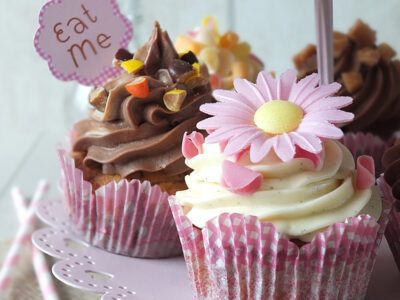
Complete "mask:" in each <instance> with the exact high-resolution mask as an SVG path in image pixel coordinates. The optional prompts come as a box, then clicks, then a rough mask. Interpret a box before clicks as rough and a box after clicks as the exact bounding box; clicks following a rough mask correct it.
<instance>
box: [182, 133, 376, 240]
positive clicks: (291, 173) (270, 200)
mask: <svg viewBox="0 0 400 300" xmlns="http://www.w3.org/2000/svg"><path fill="white" fill-rule="evenodd" d="M225 159H229V160H232V161H233V158H232V157H226V156H225V155H224V154H223V153H221V151H220V147H219V145H218V144H204V153H202V154H199V155H197V156H195V157H193V158H192V159H188V160H186V163H187V165H188V166H189V167H190V168H192V169H193V172H192V173H191V174H190V175H188V176H187V177H186V183H187V186H188V189H187V190H184V191H180V192H177V194H176V199H177V200H178V202H179V203H180V204H181V205H183V206H184V207H185V212H186V215H187V217H188V218H189V219H190V220H191V222H192V223H193V224H194V225H195V226H197V227H199V228H203V227H204V226H205V223H206V222H207V221H208V220H210V219H211V218H213V217H216V216H218V215H220V214H222V213H224V212H227V213H241V214H244V215H254V216H257V217H258V218H259V219H260V220H261V221H269V222H272V223H273V224H274V225H275V226H276V227H277V229H278V230H279V232H280V233H282V234H284V235H286V236H288V237H289V238H294V239H300V240H303V241H306V242H308V241H310V240H311V239H312V238H313V237H314V235H315V234H316V233H317V232H319V231H321V230H324V229H325V228H326V227H328V226H329V225H331V224H333V223H336V222H343V221H344V220H345V219H346V218H347V217H351V216H357V215H360V214H363V213H368V214H370V215H372V216H373V217H375V218H376V219H377V218H379V216H380V213H381V209H382V208H381V200H380V197H379V195H378V193H377V191H376V188H375V187H372V188H369V189H365V190H357V189H355V184H354V180H355V179H354V178H355V164H354V159H353V157H352V155H351V153H350V152H349V150H348V149H347V148H345V147H344V146H343V145H342V144H340V143H339V142H336V141H333V140H326V141H325V145H324V150H323V160H322V163H321V164H320V166H319V167H318V168H316V167H315V166H314V164H313V163H312V162H311V161H310V160H309V159H306V158H295V159H293V160H291V161H288V162H282V161H281V160H279V158H278V157H277V156H276V155H275V154H274V153H273V151H272V152H270V154H269V155H268V156H267V157H265V158H264V160H263V161H261V162H259V163H257V164H253V163H251V161H250V159H249V156H248V154H245V155H243V156H242V157H241V158H240V160H239V161H238V162H237V163H238V164H240V165H242V166H245V167H247V168H250V169H252V170H254V171H257V172H259V173H261V174H262V175H263V183H262V185H261V187H260V188H259V189H258V191H256V192H255V193H254V194H252V195H239V194H235V193H233V192H230V191H228V190H226V189H225V188H223V187H222V186H221V184H220V179H221V175H222V162H223V161H224V160H225Z"/></svg>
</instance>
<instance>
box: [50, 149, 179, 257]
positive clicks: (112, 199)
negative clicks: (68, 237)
mask: <svg viewBox="0 0 400 300" xmlns="http://www.w3.org/2000/svg"><path fill="white" fill-rule="evenodd" d="M57 153H58V157H59V160H60V163H61V170H62V176H61V181H62V182H61V187H62V188H63V190H64V194H65V205H66V207H67V208H68V209H69V215H70V219H71V223H72V224H73V225H74V230H75V231H76V233H77V234H78V235H79V236H81V237H82V238H83V239H84V240H85V241H86V242H88V243H90V244H91V245H94V246H96V247H99V248H102V249H104V250H107V251H110V252H113V253H117V254H122V255H127V256H134V257H148V258H161V257H170V256H176V255H180V254H181V253H182V249H181V245H180V242H179V237H178V233H177V230H176V226H175V223H174V220H173V217H172V214H171V210H170V208H169V205H168V196H169V195H168V194H167V193H165V192H162V191H161V189H160V188H159V187H158V186H151V184H150V182H148V181H144V182H140V181H139V180H131V181H130V182H128V181H127V180H121V181H120V182H119V183H116V182H110V183H109V184H107V185H105V186H102V187H101V188H99V189H97V190H96V191H95V193H94V194H93V193H92V185H91V183H90V182H88V181H85V180H84V179H83V173H82V171H81V170H80V169H78V168H76V167H75V163H74V160H73V159H72V158H70V157H69V156H68V155H67V153H66V151H65V150H64V149H58V150H57Z"/></svg>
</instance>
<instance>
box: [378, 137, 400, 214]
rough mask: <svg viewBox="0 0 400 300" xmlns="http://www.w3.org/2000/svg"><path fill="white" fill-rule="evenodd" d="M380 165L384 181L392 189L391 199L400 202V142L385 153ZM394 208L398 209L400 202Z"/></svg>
mask: <svg viewBox="0 0 400 300" xmlns="http://www.w3.org/2000/svg"><path fill="white" fill-rule="evenodd" d="M382 165H383V168H384V176H385V180H386V182H387V183H388V184H389V185H390V186H391V187H392V194H393V197H395V198H396V199H398V200H400V140H397V141H396V143H395V144H394V145H393V146H392V147H390V148H389V149H387V150H386V151H385V153H384V154H383V157H382ZM395 207H397V209H399V208H400V201H396V205H395Z"/></svg>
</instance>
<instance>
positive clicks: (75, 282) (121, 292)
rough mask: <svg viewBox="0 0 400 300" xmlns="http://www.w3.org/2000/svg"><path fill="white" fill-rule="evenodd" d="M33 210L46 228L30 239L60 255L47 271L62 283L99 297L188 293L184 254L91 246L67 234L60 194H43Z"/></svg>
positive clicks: (114, 299) (189, 295)
mask: <svg viewBox="0 0 400 300" xmlns="http://www.w3.org/2000/svg"><path fill="white" fill-rule="evenodd" d="M37 215H38V216H39V218H40V219H41V220H42V221H43V222H45V223H47V224H48V225H50V226H51V228H42V229H39V230H37V231H36V232H35V233H34V234H33V235H32V242H33V244H34V245H35V246H36V247H37V248H39V249H40V250H41V251H43V252H44V253H46V254H48V255H50V256H53V257H56V258H59V259H60V261H58V262H57V263H56V264H54V266H53V268H52V271H53V274H54V276H56V277H57V278H58V279H59V280H60V281H62V282H63V283H65V284H67V285H70V286H72V287H75V288H78V289H81V290H87V291H91V292H95V293H100V294H103V296H102V297H101V299H103V300H117V299H121V300H122V299H126V300H128V299H165V300H169V299H174V300H175V299H176V300H179V299H192V298H193V296H192V292H191V289H190V285H189V280H188V275H187V272H186V266H185V262H184V259H183V257H175V258H165V259H140V258H132V257H126V256H121V255H117V254H113V253H109V252H106V251H104V250H101V249H98V248H95V247H92V246H90V245H88V244H86V243H85V242H83V241H81V240H80V239H79V238H78V237H76V236H74V235H73V234H72V233H71V230H70V226H71V224H70V223H69V219H68V215H67V212H66V210H65V208H64V205H63V203H62V199H60V198H55V199H54V198H53V199H43V200H42V201H41V202H40V203H39V206H38V209H37ZM178 290H179V293H177V291H178Z"/></svg>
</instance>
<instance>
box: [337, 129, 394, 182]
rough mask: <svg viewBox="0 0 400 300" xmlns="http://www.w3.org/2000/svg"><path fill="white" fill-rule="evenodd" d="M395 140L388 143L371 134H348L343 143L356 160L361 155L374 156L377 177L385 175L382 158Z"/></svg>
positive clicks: (391, 139)
mask: <svg viewBox="0 0 400 300" xmlns="http://www.w3.org/2000/svg"><path fill="white" fill-rule="evenodd" d="M393 141H394V138H393V137H392V138H390V139H389V140H387V141H384V140H382V139H381V138H380V137H378V136H375V135H373V134H371V133H363V132H357V133H352V132H351V133H346V134H345V135H344V137H343V139H342V143H343V144H344V145H345V146H346V147H347V148H348V149H349V150H350V151H351V153H352V154H353V157H354V159H355V160H356V159H357V157H359V156H360V155H369V156H372V158H373V159H374V162H375V174H376V175H377V177H378V176H379V175H380V174H381V173H383V167H382V162H381V160H382V156H383V153H384V152H385V150H386V149H387V148H388V147H390V146H391V145H392V144H393Z"/></svg>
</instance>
